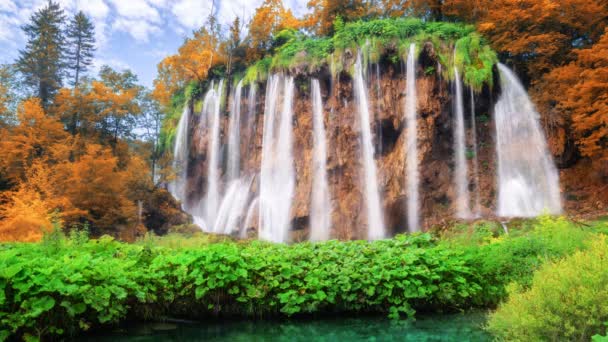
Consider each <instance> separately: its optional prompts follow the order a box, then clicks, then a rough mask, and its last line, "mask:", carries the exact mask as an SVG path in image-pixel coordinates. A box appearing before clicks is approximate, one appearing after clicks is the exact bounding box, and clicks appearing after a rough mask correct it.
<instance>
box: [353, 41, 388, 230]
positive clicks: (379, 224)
mask: <svg viewBox="0 0 608 342" xmlns="http://www.w3.org/2000/svg"><path fill="white" fill-rule="evenodd" d="M361 59H362V57H361V51H359V53H358V54H357V62H356V63H355V75H354V83H355V84H354V88H355V97H356V99H357V107H358V110H359V116H360V123H361V147H362V155H363V171H364V174H365V178H364V182H365V197H366V202H367V224H368V230H367V236H368V239H370V240H376V239H382V238H384V236H385V231H384V222H383V221H384V219H383V217H382V209H381V204H380V194H379V190H378V179H377V172H376V162H375V161H374V145H373V143H372V134H371V128H370V122H369V116H370V114H369V104H368V100H367V88H366V87H365V83H364V81H363V66H362V61H361Z"/></svg>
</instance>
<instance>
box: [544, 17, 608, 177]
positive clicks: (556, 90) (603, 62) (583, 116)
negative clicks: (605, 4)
mask: <svg viewBox="0 0 608 342" xmlns="http://www.w3.org/2000/svg"><path fill="white" fill-rule="evenodd" d="M576 56H577V58H576V60H575V61H573V62H572V63H570V64H568V65H565V66H563V67H559V68H555V69H553V70H552V71H551V72H550V73H548V74H547V75H545V76H544V77H543V79H542V80H541V82H540V84H539V85H538V87H537V89H535V94H537V96H538V98H539V101H540V102H541V104H542V107H543V108H544V109H545V110H546V111H547V112H548V114H549V115H546V116H549V117H553V118H555V117H557V119H556V120H558V122H557V125H561V126H567V125H568V126H571V129H572V131H573V136H574V139H575V142H576V144H577V146H578V149H579V151H580V153H581V155H583V156H586V157H589V158H591V159H592V160H594V161H596V162H600V163H603V165H608V164H605V163H606V162H608V29H607V30H606V31H605V32H604V35H603V36H602V37H601V39H600V40H599V41H598V42H597V43H596V44H594V45H593V46H592V47H590V48H588V49H582V50H578V51H576Z"/></svg>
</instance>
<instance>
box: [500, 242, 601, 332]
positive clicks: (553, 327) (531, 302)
mask: <svg viewBox="0 0 608 342" xmlns="http://www.w3.org/2000/svg"><path fill="white" fill-rule="evenodd" d="M607 302H608V244H607V241H606V238H605V236H603V235H601V236H600V237H599V238H598V239H597V241H594V242H593V243H592V245H591V247H590V248H589V249H588V250H585V251H578V252H576V253H574V255H572V256H570V257H567V258H565V259H563V260H561V261H557V262H554V263H549V264H547V265H545V266H543V267H542V268H541V270H539V271H538V272H537V273H536V274H535V275H534V279H533V280H532V286H531V287H530V288H529V289H526V288H524V287H521V286H518V285H512V286H510V288H509V300H508V301H507V302H506V303H505V304H503V305H501V306H500V307H499V309H498V310H497V311H496V312H494V313H493V314H492V315H491V316H490V320H489V323H488V330H489V331H490V332H492V333H493V334H495V336H497V337H498V338H501V339H505V340H510V341H559V340H564V341H565V340H569V341H588V340H589V339H590V338H591V337H592V336H593V335H594V334H597V333H605V329H606V328H605V326H604V324H603V323H604V322H605V321H606V320H608V306H606V303H607Z"/></svg>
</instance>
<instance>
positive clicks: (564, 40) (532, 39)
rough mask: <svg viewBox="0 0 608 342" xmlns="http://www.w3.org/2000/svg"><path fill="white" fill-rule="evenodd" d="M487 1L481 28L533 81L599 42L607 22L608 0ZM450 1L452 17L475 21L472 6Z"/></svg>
mask: <svg viewBox="0 0 608 342" xmlns="http://www.w3.org/2000/svg"><path fill="white" fill-rule="evenodd" d="M466 2H467V1H464V0H460V1H459V3H460V4H464V3H466ZM484 2H485V4H483V5H476V6H475V7H476V8H477V9H478V10H479V12H478V18H477V20H478V29H479V30H480V31H481V32H482V33H483V34H484V35H485V36H486V37H488V39H489V40H490V42H491V43H492V46H493V47H494V48H495V49H496V50H498V51H499V52H502V53H506V54H508V56H509V57H511V58H513V59H514V61H513V62H515V63H517V66H518V67H519V68H520V69H524V68H525V69H524V70H526V73H527V74H528V75H529V76H531V77H532V78H533V79H534V78H537V77H539V76H540V75H542V74H544V73H546V72H547V71H549V70H550V69H551V68H553V67H555V66H559V65H561V64H562V63H563V62H564V61H568V59H569V57H570V51H571V50H572V48H573V47H574V46H576V45H577V44H578V45H579V46H581V45H582V46H585V45H586V44H588V43H589V42H594V41H597V39H598V38H599V36H600V35H601V34H602V32H603V30H604V27H605V26H606V24H607V23H606V13H608V1H606V0H517V1H515V0H492V1H489V0H485V1H484ZM450 3H451V14H453V15H457V16H459V17H464V18H468V17H470V13H471V12H470V11H471V8H470V5H469V6H463V5H458V3H457V2H456V1H451V2H450ZM459 9H460V10H459ZM482 9H483V10H482ZM461 11H463V12H464V13H463V12H461Z"/></svg>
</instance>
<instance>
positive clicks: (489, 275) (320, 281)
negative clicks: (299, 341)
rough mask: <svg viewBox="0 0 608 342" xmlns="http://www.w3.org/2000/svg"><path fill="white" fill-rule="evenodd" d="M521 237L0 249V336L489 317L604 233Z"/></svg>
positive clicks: (564, 225)
mask: <svg viewBox="0 0 608 342" xmlns="http://www.w3.org/2000/svg"><path fill="white" fill-rule="evenodd" d="M520 226H521V227H522V228H521V229H511V234H510V235H504V233H503V231H502V228H501V227H500V225H499V224H495V223H489V222H481V223H479V224H477V225H475V226H472V227H468V226H458V227H456V228H455V229H454V230H453V231H452V232H451V233H449V234H444V235H443V237H442V238H441V239H438V238H435V237H433V235H431V234H428V233H425V234H415V235H400V236H397V237H395V238H393V239H389V240H381V241H374V242H367V241H349V242H340V241H327V242H322V243H308V242H307V243H300V244H294V245H291V246H289V245H282V244H272V243H266V242H262V241H240V242H234V241H231V240H230V239H228V238H217V237H210V236H209V235H205V234H200V233H198V234H197V233H194V234H193V235H191V237H190V238H185V237H183V236H180V235H176V234H171V235H169V236H168V237H162V238H161V237H156V236H152V235H149V236H147V237H146V238H145V239H143V240H141V241H140V242H138V243H137V244H134V245H130V244H123V243H119V242H116V241H114V240H112V239H111V238H109V237H102V238H101V239H99V240H88V239H87V238H86V233H78V232H74V233H72V234H71V237H70V238H66V237H64V236H63V234H62V233H61V232H60V231H59V230H57V231H56V232H54V233H53V234H51V235H49V236H48V237H47V238H45V240H44V242H43V243H40V244H5V245H0V336H1V335H2V334H4V335H12V336H25V335H28V334H29V335H32V336H38V337H43V336H50V335H62V334H73V333H76V332H78V331H81V330H87V329H89V328H90V327H98V326H103V325H107V324H113V323H116V322H118V321H119V320H123V319H126V318H127V317H129V318H130V319H148V318H158V317H162V316H163V315H167V314H171V315H178V316H183V317H191V318H201V317H205V316H208V315H217V314H237V315H244V316H261V315H277V314H280V315H287V316H291V315H295V314H301V313H318V312H379V313H385V314H387V315H389V316H390V317H393V318H397V317H399V316H401V315H405V316H411V315H413V314H414V312H415V311H416V310H422V311H446V310H447V311H450V310H461V309H466V308H470V307H475V306H479V307H488V306H493V305H496V304H497V303H498V302H500V301H502V300H504V299H505V298H506V295H507V285H508V284H510V283H513V282H518V284H519V285H518V286H519V287H521V288H524V289H525V288H528V287H529V286H530V284H531V283H532V281H531V279H532V273H533V272H534V270H536V269H538V268H539V267H541V265H542V264H543V263H544V262H546V261H552V260H557V259H558V258H560V257H562V256H565V255H568V254H571V253H573V252H575V251H576V250H578V249H582V248H585V246H586V245H587V241H589V240H590V239H592V238H594V237H596V236H597V232H605V231H608V226H607V225H606V224H605V223H604V224H598V225H597V226H592V227H586V228H585V229H582V228H580V227H577V226H575V225H574V224H572V223H570V222H568V221H565V220H564V219H552V218H541V219H540V220H539V221H538V222H532V223H528V222H524V223H522V224H521V225H520ZM184 229H185V228H183V229H182V228H180V229H179V231H185V230H184ZM536 282H538V281H536V280H535V281H534V284H535V283H536ZM600 303H601V302H600ZM600 318H601V319H602V320H601V321H600V322H603V321H606V320H607V318H606V317H601V316H600V317H599V318H598V319H600Z"/></svg>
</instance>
